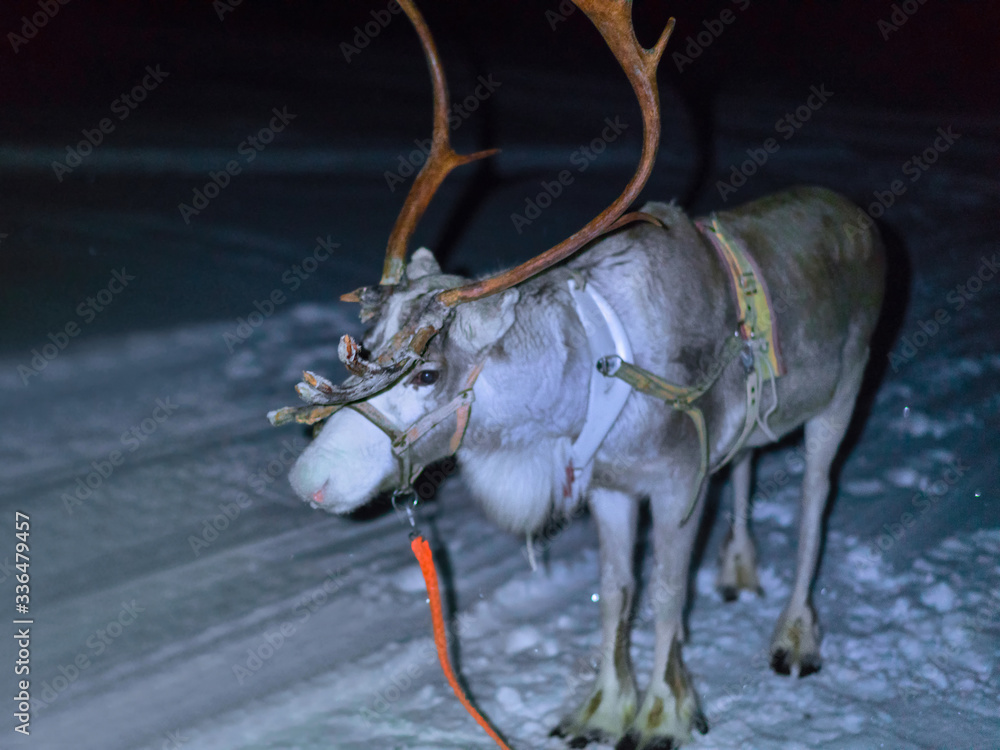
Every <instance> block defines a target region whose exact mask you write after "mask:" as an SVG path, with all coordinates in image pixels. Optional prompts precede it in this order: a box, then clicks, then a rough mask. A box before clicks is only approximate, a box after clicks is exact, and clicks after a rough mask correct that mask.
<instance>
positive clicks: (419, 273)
mask: <svg viewBox="0 0 1000 750" xmlns="http://www.w3.org/2000/svg"><path fill="white" fill-rule="evenodd" d="M440 273H441V266H439V265H438V262H437V261H436V260H434V253H432V252H431V251H430V250H428V249H427V248H426V247H422V248H420V249H419V250H417V251H416V252H415V253H414V254H413V256H412V257H411V258H410V262H409V264H407V266H406V278H408V279H409V280H410V281H416V280H417V279H420V278H423V277H424V276H432V275H436V274H440Z"/></svg>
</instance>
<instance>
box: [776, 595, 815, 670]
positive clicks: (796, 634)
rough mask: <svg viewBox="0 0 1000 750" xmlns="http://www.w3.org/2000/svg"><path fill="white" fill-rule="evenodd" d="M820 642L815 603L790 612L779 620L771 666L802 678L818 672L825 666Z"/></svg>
mask: <svg viewBox="0 0 1000 750" xmlns="http://www.w3.org/2000/svg"><path fill="white" fill-rule="evenodd" d="M819 641H820V635H819V624H818V623H817V621H816V612H815V611H814V610H813V608H812V606H811V605H809V604H807V605H806V606H805V607H802V608H800V609H798V611H795V612H794V613H789V612H787V611H786V612H785V613H784V614H782V616H781V618H780V619H779V620H778V627H777V629H776V630H775V633H774V638H773V639H772V640H771V669H773V670H774V671H775V672H777V673H778V674H781V675H792V674H794V675H796V676H798V677H806V676H808V675H811V674H813V673H814V672H818V671H819V670H820V667H821V666H822V665H823V660H822V659H821V658H820V655H819Z"/></svg>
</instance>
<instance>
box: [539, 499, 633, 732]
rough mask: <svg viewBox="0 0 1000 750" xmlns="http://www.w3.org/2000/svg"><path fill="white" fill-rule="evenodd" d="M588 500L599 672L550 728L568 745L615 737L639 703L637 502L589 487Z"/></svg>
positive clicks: (629, 722) (622, 730)
mask: <svg viewBox="0 0 1000 750" xmlns="http://www.w3.org/2000/svg"><path fill="white" fill-rule="evenodd" d="M589 502H590V509H591V512H592V514H593V516H594V518H595V519H596V521H597V533H598V537H599V539H600V545H601V652H600V672H599V673H598V676H597V682H596V684H595V685H594V689H593V690H592V691H591V694H590V696H589V697H588V698H587V700H586V701H584V702H583V705H582V706H581V707H580V708H579V709H578V710H577V711H575V712H574V713H572V714H570V715H569V716H567V717H566V718H565V719H563V721H562V722H560V724H559V726H558V727H556V729H554V730H553V732H552V734H553V735H556V736H559V737H568V738H569V745H570V747H584V746H585V745H586V744H587V743H588V742H615V741H617V740H618V738H619V737H621V736H622V735H624V734H625V730H626V729H627V728H628V726H629V725H630V724H631V723H632V719H633V718H634V717H635V708H636V704H637V703H638V701H637V695H638V693H637V691H636V686H635V675H634V673H633V671H632V661H631V659H630V658H629V640H630V639H629V618H630V613H631V610H632V600H633V597H634V595H635V576H634V574H633V570H632V553H633V549H634V548H635V528H636V518H637V512H638V503H637V502H636V501H635V500H634V499H633V498H631V497H629V496H628V495H625V494H623V493H620V492H615V491H612V490H606V489H594V490H592V491H591V493H590V499H589Z"/></svg>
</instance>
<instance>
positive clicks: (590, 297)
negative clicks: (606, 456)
mask: <svg viewBox="0 0 1000 750" xmlns="http://www.w3.org/2000/svg"><path fill="white" fill-rule="evenodd" d="M569 291H570V294H572V295H573V302H574V303H576V313H577V315H578V316H579V318H580V322H581V323H583V330H584V331H586V333H587V344H588V345H589V347H590V362H591V363H592V370H591V375H590V395H589V398H588V401H587V417H586V420H585V421H584V424H583V429H582V430H580V434H579V435H578V436H577V438H576V440H575V441H574V442H573V446H572V448H571V449H570V460H571V462H572V464H571V465H572V468H573V472H574V474H578V473H579V472H581V471H589V470H590V468H591V467H590V464H591V462H592V461H593V460H594V455H595V454H596V453H597V449H598V448H600V446H601V443H603V442H604V438H606V437H607V435H608V433H609V432H610V431H611V426H612V425H613V424H614V423H615V420H616V419H618V415H619V414H621V413H622V409H623V408H625V402H626V401H627V400H628V397H629V394H630V393H631V392H632V387H631V386H630V385H629V384H628V383H626V382H624V381H622V380H619V379H617V378H606V377H602V376H600V375H599V373H598V371H597V366H596V365H597V362H598V361H599V360H600V359H601V358H602V357H607V356H610V355H612V353H614V354H617V355H618V356H619V357H621V358H622V359H623V360H625V361H630V360H631V359H632V344H631V343H630V342H629V340H628V335H627V334H626V333H625V327H624V326H623V325H622V322H621V319H620V318H619V317H618V314H617V313H616V312H615V311H614V309H613V308H612V307H611V305H609V304H608V301H607V300H606V299H604V297H603V296H601V294H600V292H598V291H597V290H596V289H595V288H594V286H593V284H588V285H586V286H585V287H584V288H583V289H581V288H580V286H579V285H578V284H577V282H576V280H575V279H570V280H569ZM574 494H576V493H574Z"/></svg>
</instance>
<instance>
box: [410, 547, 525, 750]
mask: <svg viewBox="0 0 1000 750" xmlns="http://www.w3.org/2000/svg"><path fill="white" fill-rule="evenodd" d="M410 547H411V548H412V549H413V554H414V555H416V558H417V562H418V563H420V571H421V572H422V573H423V574H424V583H425V584H426V585H427V598H428V599H430V604H431V620H432V621H433V623H434V645H435V646H437V652H438V659H439V660H440V661H441V669H442V671H443V672H444V676H445V677H446V678H447V680H448V684H449V685H451V689H452V690H454V691H455V695H456V696H457V697H458V700H459V701H460V702H461V704H462V705H463V706H465V710H466V711H468V712H469V714H471V716H472V718H473V719H475V720H476V723H477V724H479V726H481V727H482V728H483V729H485V730H486V733H487V734H488V735H489V736H490V737H492V738H493V741H494V742H496V743H497V745H499V746H500V747H502V748H503V750H511V748H510V746H509V745H508V744H507V743H506V742H504V741H503V740H502V739H501V738H500V735H499V734H497V732H496V730H495V729H493V727H491V726H490V723H489V722H488V721H487V720H486V719H484V718H483V715H482V714H481V713H479V711H477V710H476V708H475V706H473V705H472V704H471V703H470V702H469V699H468V698H467V697H466V696H465V692H464V691H463V690H462V688H461V686H460V685H459V684H458V680H457V679H456V678H455V672H454V670H453V669H452V668H451V659H449V658H448V637H447V635H446V634H445V628H444V615H443V614H442V612H441V593H440V590H439V589H438V580H437V570H436V569H435V568H434V556H433V554H432V553H431V546H430V545H429V544H428V543H427V540H426V539H424V538H423V537H422V536H417V537H416V538H414V539H413V541H411V542H410Z"/></svg>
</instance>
